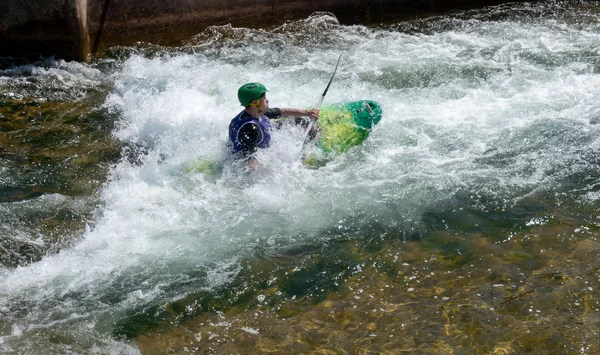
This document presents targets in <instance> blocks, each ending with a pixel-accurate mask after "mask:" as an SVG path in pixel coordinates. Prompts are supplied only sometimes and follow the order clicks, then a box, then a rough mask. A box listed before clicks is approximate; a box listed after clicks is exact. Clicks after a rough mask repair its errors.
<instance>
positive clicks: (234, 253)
mask: <svg viewBox="0 0 600 355" xmlns="http://www.w3.org/2000/svg"><path fill="white" fill-rule="evenodd" d="M593 20H594V21H593V22H590V23H587V24H585V23H584V24H569V23H562V22H561V21H557V20H554V19H543V18H542V19H537V20H535V21H534V20H531V21H527V22H517V21H514V22H513V21H499V22H494V21H490V22H488V21H484V20H480V19H476V18H474V19H469V20H455V21H454V22H453V21H448V22H445V21H443V20H437V21H433V20H430V21H431V26H432V27H433V28H434V29H435V28H436V26H438V27H439V30H434V31H433V33H431V34H419V33H416V34H407V33H406V32H402V31H399V30H398V31H397V30H393V29H385V30H384V29H374V28H371V29H370V28H366V27H362V26H352V27H348V26H339V25H336V24H335V21H334V20H333V19H331V18H329V17H326V16H325V17H323V16H317V17H314V18H311V19H308V20H306V21H300V22H298V23H293V24H289V25H286V26H284V27H282V28H280V29H277V30H274V31H262V30H252V31H250V30H245V29H244V30H243V29H231V28H227V27H224V28H218V29H214V31H213V32H211V31H207V32H206V33H205V34H204V35H203V36H200V37H199V38H198V39H197V41H196V42H195V43H194V44H190V45H189V46H188V47H187V48H185V49H184V50H182V51H180V52H175V53H165V54H164V55H162V56H158V57H154V58H146V57H145V56H141V55H132V56H131V57H130V58H129V59H127V60H126V61H125V63H123V66H122V68H121V69H120V70H119V71H118V72H117V73H116V74H114V77H112V78H110V80H113V81H114V91H113V93H112V94H111V95H110V96H109V97H108V99H107V100H106V103H105V106H106V107H109V108H110V109H111V110H114V111H118V112H119V113H120V117H121V121H120V122H119V124H118V129H117V130H116V131H115V135H116V136H117V137H118V138H119V139H121V140H123V141H126V142H131V143H135V144H140V145H143V146H145V147H147V148H148V149H149V153H148V154H147V155H143V156H141V157H140V159H141V164H132V163H130V162H127V161H124V162H122V163H120V164H118V165H116V166H114V168H113V169H112V177H111V179H110V182H109V183H108V184H107V185H106V186H105V188H104V189H103V190H102V196H101V200H102V201H103V204H102V206H100V207H99V210H98V215H97V218H96V220H95V221H94V223H93V225H91V226H90V227H89V230H87V231H86V233H85V235H84V238H83V239H82V240H81V241H80V242H78V243H77V244H76V245H74V246H73V247H72V248H70V249H67V250H64V251H62V252H61V253H60V254H58V255H53V256H48V257H46V258H44V259H43V260H42V261H40V262H37V263H35V264H32V265H29V266H26V267H19V268H17V269H10V270H8V269H4V270H2V271H1V274H0V286H1V287H0V317H2V318H3V323H2V324H4V326H3V327H2V328H0V329H1V330H2V333H0V349H1V350H3V351H10V350H13V351H15V352H17V353H107V352H110V353H128V352H129V353H136V352H137V350H136V349H135V346H134V345H131V344H127V343H126V342H120V341H116V340H114V339H112V337H111V331H112V329H113V322H115V321H118V320H119V319H120V318H121V317H124V316H127V315H130V312H132V311H133V310H140V309H142V308H143V307H146V306H149V305H157V304H158V305H160V304H164V303H166V302H168V301H169V300H176V299H179V298H182V297H184V296H186V295H187V294H188V293H190V292H194V291H198V290H201V289H205V290H213V289H217V288H219V287H220V286H226V285H227V283H228V282H229V281H230V280H231V278H232V277H234V276H235V275H236V273H237V272H238V271H239V264H238V262H239V260H241V259H243V258H244V257H245V256H247V255H250V254H252V252H253V250H254V248H255V247H256V246H259V245H260V246H267V247H272V248H278V247H281V246H282V245H285V246H291V245H294V244H302V243H307V242H309V241H312V240H319V239H320V238H327V234H326V233H325V232H326V231H330V230H335V229H338V230H340V232H341V233H343V232H344V231H345V230H357V229H360V228H361V227H364V226H368V225H370V224H378V225H381V226H383V227H384V228H385V229H387V230H394V231H398V230H400V231H408V232H409V231H411V230H418V229H419V228H421V227H422V226H421V225H420V222H419V217H420V214H421V213H423V211H425V210H427V209H428V208H430V207H431V206H435V205H437V204H441V203H448V201H451V200H452V199H453V197H454V196H455V195H457V194H462V193H464V194H468V195H479V194H481V195H486V196H488V197H489V196H491V197H493V198H496V199H498V200H500V201H503V203H504V205H505V206H510V205H511V204H513V203H514V202H515V201H517V200H519V199H520V198H522V197H524V196H527V195H528V194H532V193H534V192H536V191H543V190H546V189H547V190H549V191H552V189H554V188H555V187H557V186H560V184H561V183H562V181H563V180H564V179H568V178H569V176H571V175H574V174H576V173H578V172H586V171H588V170H592V171H593V168H590V162H589V161H588V160H586V159H587V158H586V156H587V155H586V154H587V153H588V152H597V151H598V149H599V148H600V139H599V138H598V136H599V133H600V132H599V128H598V127H599V126H598V122H599V120H600V104H599V103H598V102H599V101H598V97H600V75H599V74H598V73H600V59H599V58H600V31H598V21H597V19H593ZM448 23H450V24H453V25H452V26H447V25H448ZM224 38H228V39H224ZM339 53H341V54H342V61H341V64H340V68H339V69H338V73H337V75H336V78H335V80H334V82H333V84H332V87H331V88H330V90H329V92H328V95H327V97H326V99H325V103H335V102H345V101H352V100H356V99H373V100H376V101H378V102H379V103H380V104H381V105H382V107H383V110H384V115H383V119H382V121H381V123H380V125H379V126H377V127H376V129H375V130H374V132H373V133H372V135H371V136H370V137H369V139H368V140H367V141H366V142H365V143H364V144H363V145H361V146H359V147H356V148H355V149H353V150H351V151H349V152H347V153H346V154H344V155H343V156H340V157H337V159H335V160H334V161H333V162H331V163H329V164H328V165H327V166H325V167H323V168H320V169H318V170H310V169H306V168H304V167H302V166H301V165H300V164H299V161H298V156H299V149H300V141H301V137H302V132H301V131H299V130H295V129H292V128H287V129H285V130H282V131H279V132H276V134H275V135H274V138H273V139H274V143H273V146H272V148H270V149H269V150H266V151H261V152H260V154H259V159H260V160H261V161H262V162H263V164H264V171H262V172H260V173H258V174H254V175H244V174H239V172H238V171H237V170H236V168H235V166H232V165H231V164H230V165H226V167H225V169H224V171H223V173H222V175H220V176H218V177H216V178H215V177H206V176H205V175H202V174H186V173H185V171H186V169H187V168H188V167H189V166H190V164H193V163H194V162H195V161H196V160H197V159H199V158H200V159H208V160H213V161H221V160H223V157H224V156H225V155H226V154H227V152H226V149H225V148H224V143H225V140H226V134H227V126H228V124H229V121H230V119H231V118H232V117H233V116H234V115H235V114H237V113H238V112H239V111H240V109H241V108H240V107H239V106H237V103H236V102H237V100H236V92H237V88H238V87H239V86H240V85H241V84H243V83H245V82H249V81H260V82H262V83H264V84H266V85H267V87H268V88H269V94H268V97H269V101H270V103H271V106H275V107H302V108H304V107H309V106H311V105H315V104H316V103H317V102H318V99H319V96H320V95H321V92H322V90H323V89H324V86H325V85H326V83H327V80H328V79H329V76H330V75H331V71H332V70H333V67H334V65H335V61H336V59H337V56H338V54H339ZM74 66H75V65H74ZM78 70H80V69H77V70H75V69H73V70H72V71H71V72H77V71H78ZM67 72H69V69H67ZM596 176H597V175H596ZM595 184H597V181H596V182H594V181H591V182H590V184H589V185H587V186H580V188H581V189H583V190H585V189H586V188H588V187H589V186H594V185H595ZM582 197H585V198H582V200H581V202H582V203H589V204H591V205H595V204H597V203H598V195H597V193H594V192H590V193H588V194H585V195H583V196H582ZM475 199H476V198H475ZM450 205H452V204H451V203H450ZM48 339H58V340H48Z"/></svg>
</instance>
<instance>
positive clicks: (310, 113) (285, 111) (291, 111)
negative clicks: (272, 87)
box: [280, 107, 319, 120]
mask: <svg viewBox="0 0 600 355" xmlns="http://www.w3.org/2000/svg"><path fill="white" fill-rule="evenodd" d="M280 110H281V117H290V116H294V117H298V116H304V117H310V118H313V119H315V120H318V119H319V109H318V108H316V107H314V108H312V109H310V110H301V109H297V108H280Z"/></svg>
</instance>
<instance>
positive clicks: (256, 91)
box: [238, 83, 267, 106]
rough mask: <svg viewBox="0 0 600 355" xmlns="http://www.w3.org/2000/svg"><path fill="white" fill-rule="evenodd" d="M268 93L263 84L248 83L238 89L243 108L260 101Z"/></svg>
mask: <svg viewBox="0 0 600 355" xmlns="http://www.w3.org/2000/svg"><path fill="white" fill-rule="evenodd" d="M266 92H267V88H266V87H265V86H264V85H263V84H261V83H248V84H244V85H242V86H241V87H240V88H239V89H238V100H240V104H242V106H248V105H250V102H252V101H254V100H257V99H260V98H261V96H263V95H264V94H265V93H266Z"/></svg>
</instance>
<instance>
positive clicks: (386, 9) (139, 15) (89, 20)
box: [0, 0, 507, 61]
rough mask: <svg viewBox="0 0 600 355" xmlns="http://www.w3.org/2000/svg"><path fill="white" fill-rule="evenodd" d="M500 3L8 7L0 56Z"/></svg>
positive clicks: (1, 9)
mask: <svg viewBox="0 0 600 355" xmlns="http://www.w3.org/2000/svg"><path fill="white" fill-rule="evenodd" d="M503 2H507V1H501V0H485V1H470V0H452V1H443V2H438V1H434V0H424V1H411V0H383V1H377V2H374V1H365V0H325V1H319V2H314V1H311V0H294V1H286V2H277V1H273V0H256V1H252V2H248V1H241V0H238V1H227V2H223V1H220V0H208V1H207V0H204V1H200V0H191V1H176V2H162V1H158V0H146V1H143V2H137V1H131V0H125V1H111V0H77V1H68V0H52V1H46V2H44V5H43V6H41V5H39V4H38V3H37V2H34V1H30V0H27V1H20V0H8V1H7V2H5V3H4V4H3V5H0V56H26V55H32V56H34V57H38V56H40V55H41V56H46V57H48V56H56V57H58V58H64V59H67V60H79V61H85V60H90V59H91V58H93V57H94V56H96V55H98V54H99V53H102V52H103V51H104V50H106V49H107V48H110V47H113V46H129V45H133V44H135V43H136V42H145V43H152V44H157V45H164V46H172V45H178V44H181V42H182V41H184V40H187V39H189V38H190V37H192V36H193V35H195V34H198V33H200V32H202V31H203V30H204V29H206V28H207V27H209V26H220V25H226V24H231V25H232V26H240V27H247V28H257V27H268V26H274V25H280V24H282V23H284V22H285V21H288V20H295V19H299V18H305V17H307V16H309V15H310V14H311V13H313V12H317V11H325V12H331V13H333V14H334V15H335V16H336V17H337V18H338V19H339V20H340V22H341V23H342V24H345V25H351V24H365V25H373V24H377V23H382V22H390V21H398V20H400V19H403V18H408V17H414V16H417V15H426V14H434V13H442V12H447V11H451V10H457V9H469V8H480V7H484V6H489V5H496V4H500V3H503Z"/></svg>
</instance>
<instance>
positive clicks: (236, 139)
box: [229, 83, 319, 164]
mask: <svg viewBox="0 0 600 355" xmlns="http://www.w3.org/2000/svg"><path fill="white" fill-rule="evenodd" d="M266 94H267V88H266V87H265V86H264V85H263V84H261V83H247V84H244V85H242V86H241V87H240V88H239V89H238V100H239V101H240V104H241V105H242V106H244V110H242V112H240V113H239V114H238V115H237V116H235V117H234V118H233V119H232V120H231V123H230V124H229V141H230V143H231V146H232V148H233V153H234V154H235V155H237V156H239V157H240V158H242V159H246V160H248V161H249V163H251V164H252V163H254V160H255V159H254V157H253V153H255V152H256V151H257V150H258V149H262V148H268V147H269V145H270V142H271V131H272V130H273V126H272V125H271V122H270V120H272V119H276V118H280V117H290V116H295V117H299V116H300V117H312V118H314V119H315V120H317V119H319V110H318V109H317V108H312V109H310V110H302V109H296V108H275V107H274V108H269V100H268V99H267V95H266Z"/></svg>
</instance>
